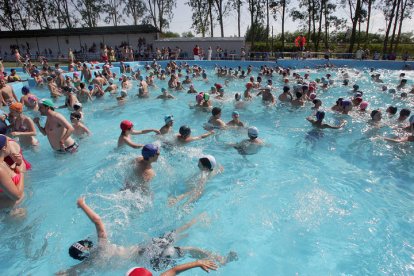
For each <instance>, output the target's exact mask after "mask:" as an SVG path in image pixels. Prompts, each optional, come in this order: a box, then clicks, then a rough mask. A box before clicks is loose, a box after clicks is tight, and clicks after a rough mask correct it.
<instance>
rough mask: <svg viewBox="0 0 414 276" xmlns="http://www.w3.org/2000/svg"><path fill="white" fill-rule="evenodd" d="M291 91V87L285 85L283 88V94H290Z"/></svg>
mask: <svg viewBox="0 0 414 276" xmlns="http://www.w3.org/2000/svg"><path fill="white" fill-rule="evenodd" d="M289 90H290V87H289V86H287V85H285V86H283V92H285V93H286V92H289Z"/></svg>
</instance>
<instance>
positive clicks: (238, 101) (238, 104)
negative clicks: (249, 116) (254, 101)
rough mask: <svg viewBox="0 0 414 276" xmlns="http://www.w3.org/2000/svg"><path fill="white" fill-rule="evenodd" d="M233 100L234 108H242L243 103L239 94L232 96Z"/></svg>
mask: <svg viewBox="0 0 414 276" xmlns="http://www.w3.org/2000/svg"><path fill="white" fill-rule="evenodd" d="M234 100H235V102H234V108H238V109H240V108H244V101H242V99H241V94H240V93H236V94H234Z"/></svg>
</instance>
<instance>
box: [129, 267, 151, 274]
mask: <svg viewBox="0 0 414 276" xmlns="http://www.w3.org/2000/svg"><path fill="white" fill-rule="evenodd" d="M126 276H152V273H151V272H150V271H148V270H147V269H146V268H143V267H133V268H131V269H130V270H129V271H128V272H127V273H126Z"/></svg>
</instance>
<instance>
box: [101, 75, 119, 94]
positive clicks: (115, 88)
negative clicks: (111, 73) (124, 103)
mask: <svg viewBox="0 0 414 276" xmlns="http://www.w3.org/2000/svg"><path fill="white" fill-rule="evenodd" d="M114 82H115V81H114V79H113V78H109V80H108V83H109V85H108V87H107V88H105V91H104V92H109V93H112V94H114V93H116V92H117V91H118V85H116V83H114Z"/></svg>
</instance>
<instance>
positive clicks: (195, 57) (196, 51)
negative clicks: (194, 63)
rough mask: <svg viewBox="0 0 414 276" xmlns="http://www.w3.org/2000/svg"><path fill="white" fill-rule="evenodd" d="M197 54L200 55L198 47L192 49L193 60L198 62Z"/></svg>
mask: <svg viewBox="0 0 414 276" xmlns="http://www.w3.org/2000/svg"><path fill="white" fill-rule="evenodd" d="M199 53H200V47H198V45H196V46H195V47H194V49H193V55H194V60H200V57H199Z"/></svg>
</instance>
